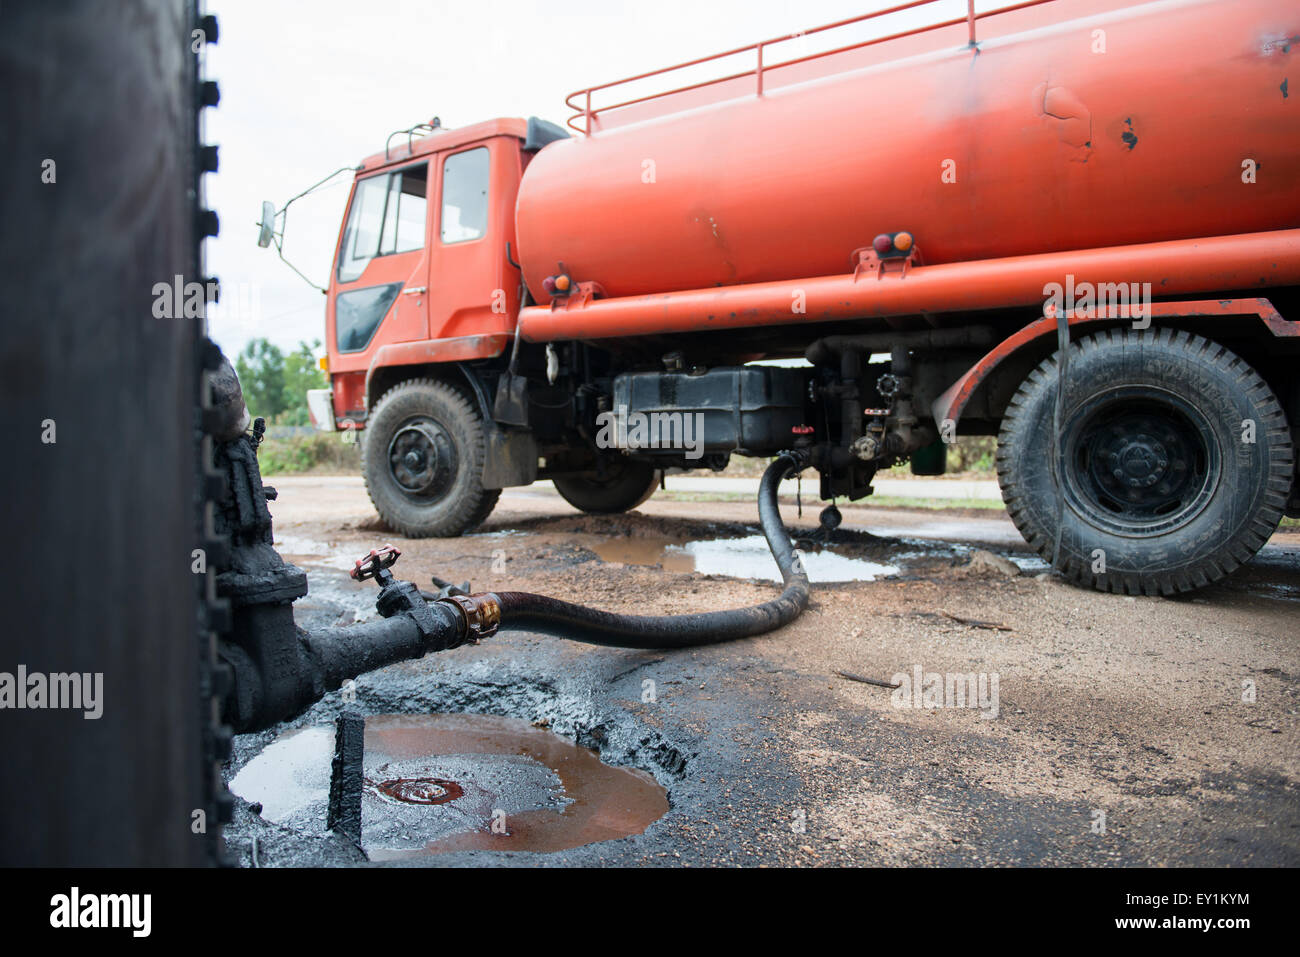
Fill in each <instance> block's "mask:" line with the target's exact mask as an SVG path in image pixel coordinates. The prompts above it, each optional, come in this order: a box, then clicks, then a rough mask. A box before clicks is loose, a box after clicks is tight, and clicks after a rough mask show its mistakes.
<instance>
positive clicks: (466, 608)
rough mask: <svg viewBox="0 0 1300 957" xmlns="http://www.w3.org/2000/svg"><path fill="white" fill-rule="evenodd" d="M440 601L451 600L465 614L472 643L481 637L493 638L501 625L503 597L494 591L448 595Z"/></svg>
mask: <svg viewBox="0 0 1300 957" xmlns="http://www.w3.org/2000/svg"><path fill="white" fill-rule="evenodd" d="M438 601H440V602H450V603H451V604H453V605H455V606H456V607H457V608H459V609H460V612H461V614H462V615H464V616H465V627H466V632H467V637H468V639H469V642H470V644H475V643H477V642H478V640H479V639H480V638H491V637H492V636H493V635H495V634H496V633H497V628H499V627H500V625H501V599H500V598H498V597H497V596H496V595H494V594H493V593H492V592H480V593H478V594H477V595H448V596H447V597H446V598H439V599H438Z"/></svg>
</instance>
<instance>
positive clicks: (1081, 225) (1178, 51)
mask: <svg viewBox="0 0 1300 957" xmlns="http://www.w3.org/2000/svg"><path fill="white" fill-rule="evenodd" d="M1114 7H1115V4H1114V3H1107V2H1068V0H1067V2H1057V3H1047V4H1043V5H1035V6H1034V7H1033V8H1032V9H1028V10H1020V11H1015V12H1012V13H1008V14H1005V15H1004V16H1001V17H997V18H993V19H991V20H990V21H989V23H988V25H987V26H984V25H981V38H980V42H979V43H978V44H977V45H976V46H973V47H972V46H969V45H967V44H966V43H964V42H961V41H964V40H965V30H966V27H965V24H964V22H963V23H961V24H954V25H953V26H952V27H950V28H948V29H946V30H940V31H930V32H928V33H926V34H924V35H923V36H918V37H908V38H906V39H903V40H899V41H895V42H894V43H886V44H882V45H880V46H870V47H865V48H862V49H858V50H854V51H850V52H848V53H843V54H840V55H838V56H833V57H822V58H819V59H815V60H810V61H808V62H804V63H796V64H794V65H792V66H789V67H775V68H769V69H768V70H767V71H766V75H763V74H762V72H761V71H757V70H755V71H753V72H752V73H750V74H746V75H740V76H737V77H735V78H733V79H730V80H728V81H727V82H725V83H718V84H708V85H704V86H702V87H697V88H693V89H689V90H687V91H685V92H683V93H680V94H677V95H675V96H668V97H664V98H662V99H659V100H653V101H649V100H648V101H640V102H635V103H633V104H632V105H630V106H625V107H623V108H621V109H611V108H606V109H605V110H603V111H602V110H600V109H596V110H594V112H593V114H588V115H587V116H586V117H585V121H586V122H587V123H589V124H591V127H592V132H591V134H590V135H588V136H580V137H575V138H573V139H570V140H567V141H562V142H558V143H554V144H552V145H551V146H549V147H548V148H547V149H545V150H544V151H542V152H541V153H540V154H539V155H538V156H537V157H536V158H535V159H534V160H533V161H532V163H531V165H530V166H529V167H528V169H527V171H526V173H525V175H524V177H523V181H522V184H521V186H520V190H519V196H518V203H517V208H516V223H517V230H518V233H517V235H518V244H519V253H520V258H521V261H522V264H523V269H524V276H525V279H526V281H527V283H528V286H529V288H530V290H532V291H533V293H534V295H535V296H537V297H539V298H541V299H542V301H543V302H545V301H546V297H545V295H544V294H543V292H542V288H543V287H542V280H543V279H544V278H545V277H546V276H548V275H551V274H553V273H556V272H557V271H560V270H561V264H563V270H564V271H567V273H568V274H569V275H571V276H572V277H573V279H574V280H575V281H576V282H595V283H598V284H599V287H600V289H601V291H602V293H603V295H605V296H607V297H610V298H617V297H624V296H637V295H643V294H653V293H669V292H675V291H681V290H700V289H706V288H708V287H717V286H731V285H736V284H742V283H765V282H767V283H770V282H777V281H782V280H789V279H801V278H807V277H822V276H833V275H840V274H844V273H846V272H851V271H852V263H851V255H852V253H853V251H854V250H856V249H860V248H862V247H865V246H869V245H870V244H871V242H872V239H873V237H875V236H876V235H877V234H879V233H889V232H894V231H897V230H907V231H908V232H910V233H911V234H912V235H913V236H914V237H915V243H916V248H917V253H918V262H919V263H920V264H924V266H931V265H937V264H945V263H960V262H969V261H973V260H987V259H994V258H1005V257H1017V256H1029V255H1034V254H1042V253H1052V252H1061V251H1067V250H1075V249H1099V248H1105V247H1116V246H1124V245H1129V244H1150V243H1161V242H1168V241H1173V240H1186V239H1190V238H1194V237H1206V236H1229V235H1234V234H1244V233H1259V232H1263V231H1270V230H1278V229H1286V228H1292V227H1296V226H1300V190H1297V189H1296V188H1295V183H1296V182H1297V180H1300V138H1298V137H1297V136H1296V135H1295V130H1296V123H1297V119H1298V118H1297V114H1296V111H1297V109H1300V103H1297V101H1296V96H1294V95H1292V93H1293V91H1292V90H1289V89H1288V75H1292V77H1293V78H1295V79H1300V69H1298V68H1297V66H1298V65H1300V60H1298V58H1300V42H1297V41H1298V39H1300V10H1298V9H1297V7H1296V5H1295V4H1294V2H1291V0H1232V2H1224V0H1191V2H1160V3H1151V4H1145V5H1140V6H1134V7H1128V8H1123V9H1114ZM994 20H996V21H997V23H996V24H995V23H994ZM900 52H901V53H902V54H903V56H902V58H901V59H889V57H898V55H899V54H900ZM760 56H761V53H760ZM848 67H852V68H848ZM756 78H757V84H756V83H755V80H756ZM759 87H761V92H760V90H759ZM579 105H582V104H579ZM1134 278H1138V277H1134ZM995 298H996V297H995ZM787 299H788V295H787ZM906 308H907V310H909V311H910V310H913V309H916V310H922V311H923V310H924V309H925V308H926V306H925V303H924V302H919V303H911V302H909V303H908V304H907V305H906ZM595 316H596V313H595V312H593V314H592V318H593V319H594V318H595ZM792 318H794V317H792ZM680 325H681V324H680V323H678V327H679V328H680ZM651 326H653V322H652V321H650V317H648V316H647V317H646V323H645V328H643V329H642V330H641V331H650V327H651Z"/></svg>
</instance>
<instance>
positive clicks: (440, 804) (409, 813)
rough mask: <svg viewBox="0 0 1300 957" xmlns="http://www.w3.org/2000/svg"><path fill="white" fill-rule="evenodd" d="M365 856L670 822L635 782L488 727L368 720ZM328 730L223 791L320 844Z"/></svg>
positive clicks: (660, 798) (487, 846)
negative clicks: (256, 805) (316, 836)
mask: <svg viewBox="0 0 1300 957" xmlns="http://www.w3.org/2000/svg"><path fill="white" fill-rule="evenodd" d="M365 745H366V753H365V764H364V774H365V789H364V791H363V793H362V803H361V846H362V849H363V850H365V852H366V854H367V855H368V856H369V857H370V859H371V860H376V861H382V860H396V859H401V858H409V857H420V856H424V855H431V854H442V853H446V852H448V851H468V850H492V851H532V852H538V853H547V852H552V851H562V850H566V849H568V848H572V847H580V846H582V845H584V844H592V843H595V842H597V841H608V840H614V839H616V838H621V837H627V836H629V835H632V834H640V833H642V832H643V831H644V830H645V829H646V828H647V827H648V826H649V825H650V824H652V823H654V822H655V821H656V820H658V819H659V818H660V817H662V816H663V815H664V814H665V813H666V812H667V810H668V797H667V793H666V792H665V791H664V789H663V788H661V787H660V786H659V785H658V783H656V782H655V780H654V778H653V777H651V776H650V775H649V774H646V773H645V772H643V771H639V770H636V769H632V768H618V767H613V766H611V765H608V764H604V763H603V762H602V761H601V760H600V758H599V757H598V756H597V755H596V753H595V752H594V751H591V750H588V749H587V748H582V747H579V746H578V745H576V744H574V743H573V742H572V741H569V740H568V739H566V738H562V737H560V736H559V735H556V734H552V733H551V732H549V731H546V730H543V729H541V728H534V727H533V726H532V725H530V724H529V723H528V722H526V721H520V720H518V719H515V718H501V717H496V716H492V715H474V714H434V715H375V716H371V717H368V718H367V719H366V731H365ZM333 753H334V729H333V727H324V728H304V729H300V730H295V731H289V732H286V733H285V734H283V735H281V736H280V737H279V738H277V739H276V740H275V741H273V742H272V743H271V744H269V745H267V747H266V748H265V749H263V751H262V752H261V754H259V755H258V756H257V757H255V758H254V759H253V760H252V761H250V762H249V763H248V764H247V765H245V766H244V768H243V769H242V770H241V771H240V772H239V774H237V775H235V777H234V779H233V780H232V781H231V782H230V789H231V790H232V791H234V792H235V793H236V794H238V795H239V796H240V797H242V798H244V800H246V801H250V802H259V803H261V805H262V812H261V813H262V817H263V818H265V819H266V820H268V821H271V822H273V823H276V824H281V825H284V826H287V827H291V828H294V829H296V830H301V831H304V832H308V833H315V834H323V833H325V816H326V811H327V808H328V804H329V777H330V760H331V758H332V757H333Z"/></svg>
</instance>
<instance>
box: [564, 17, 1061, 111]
mask: <svg viewBox="0 0 1300 957" xmlns="http://www.w3.org/2000/svg"><path fill="white" fill-rule="evenodd" d="M943 2H950V0H909V2H908V3H900V4H898V5H896V6H892V7H889V8H887V9H885V10H877V11H875V12H874V13H864V14H862V15H861V16H858V17H851V18H849V19H847V20H837V21H835V22H834V23H827V24H825V25H823V26H820V27H813V28H812V29H811V30H802V31H800V32H799V33H790V34H787V35H786V36H781V37H774V38H772V39H771V40H762V41H760V42H758V43H751V44H749V45H748V46H743V47H736V48H735V49H733V50H727V51H725V52H723V53H713V54H710V55H709V56H702V57H698V58H697V59H694V60H687V61H686V62H685V63H677V64H674V65H673V66H666V67H661V68H660V69H658V70H650V71H649V72H648V73H639V74H637V75H636V76H629V77H626V78H624V79H622V80H613V81H611V82H609V83H601V84H598V85H597V86H589V87H587V88H585V89H582V90H578V91H576V92H574V93H570V94H569V95H568V96H567V97H565V98H564V104H565V105H566V106H567V107H569V109H571V110H576V111H577V112H575V113H574V114H573V115H572V116H570V117H569V118H568V120H567V121H566V122H567V124H568V126H569V128H570V129H573V130H576V131H577V132H579V133H584V134H587V135H590V133H591V123H592V120H593V119H595V117H596V115H597V114H599V113H603V112H606V111H608V110H617V109H620V108H622V107H625V106H633V105H635V104H637V103H645V102H646V101H648V100H656V99H659V98H660V97H665V96H672V95H673V94H675V93H686V92H689V91H690V90H698V89H701V88H702V87H706V86H712V85H713V84H715V83H726V82H727V81H729V80H738V79H741V78H743V77H747V76H753V77H755V80H756V82H755V94H756V95H758V96H762V95H763V74H764V73H765V72H767V71H769V70H775V69H778V68H780V67H784V66H792V65H794V64H796V63H805V62H807V61H809V60H816V59H818V58H820V57H825V56H831V55H833V54H836V53H846V52H848V51H849V50H858V49H861V48H863V47H869V46H875V45H876V44H878V43H886V42H888V41H890V40H899V39H902V38H903V37H910V36H915V35H916V34H920V33H927V32H929V31H931V30H941V29H943V28H945V27H953V26H957V25H958V24H960V23H965V24H968V25H969V27H970V45H971V46H974V45H975V22H976V21H977V20H983V19H984V18H985V17H992V16H996V15H997V14H999V13H1011V12H1012V11H1015V10H1023V9H1025V8H1027V7H1036V6H1039V5H1040V4H1044V3H1050V2H1052V0H1022V2H1020V3H1015V4H1012V5H1011V6H1006V7H999V8H997V9H995V10H985V11H984V12H983V13H976V12H975V0H966V16H964V17H957V18H954V19H952V20H944V21H942V22H940V23H932V24H929V25H928V26H923V27H915V28H913V29H911V30H903V31H901V32H899V33H891V34H890V35H889V36H884V37H876V38H875V39H872V40H863V41H861V42H859V43H850V44H848V45H846V46H842V47H836V48H834V49H832V50H824V51H822V52H821V53H812V54H809V55H808V56H804V57H796V58H795V59H793V60H783V61H782V62H780V63H772V64H766V65H765V64H764V63H763V50H764V49H765V48H766V47H770V46H772V45H774V44H777V43H783V42H785V41H786V40H797V39H799V38H801V37H806V36H811V35H812V34H814V33H824V32H825V31H827V30H834V29H836V28H838V27H845V26H849V25H851V24H854V23H862V22H863V21H866V20H874V19H875V18H877V17H884V16H888V15H889V14H892V13H900V12H901V11H903V10H911V9H912V8H914V7H923V6H926V5H928V4H931V3H943ZM749 52H754V53H756V54H757V62H756V63H755V66H754V68H753V69H750V70H744V71H742V72H740V73H732V74H730V75H729V76H722V77H717V78H716V79H712V80H704V81H701V82H699V83H692V84H690V85H688V86H681V87H677V88H675V89H671V90H664V91H663V92H661V93H649V94H647V95H645V96H639V97H636V98H635V99H631V100H624V101H623V102H621V103H612V104H610V105H608V106H602V107H599V108H593V107H592V105H591V95H592V94H593V93H596V92H599V91H601V90H608V89H611V88H612V87H616V86H622V85H623V84H625V83H635V82H637V81H638V80H645V79H649V78H650V77H653V76H660V75H662V74H665V73H671V72H673V71H674V70H684V69H686V68H687V67H692V66H699V65H700V64H701V63H708V62H710V61H713V60H721V59H723V58H725V57H729V56H736V55H738V54H741V53H749ZM577 97H583V98H584V99H583V102H582V104H581V105H579V104H578V103H575V102H574V99H575V98H577ZM578 119H582V120H583V125H582V126H578V125H577V124H576V123H575V122H574V121H575V120H578Z"/></svg>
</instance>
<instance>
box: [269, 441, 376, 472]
mask: <svg viewBox="0 0 1300 957" xmlns="http://www.w3.org/2000/svg"><path fill="white" fill-rule="evenodd" d="M345 436H349V437H352V438H354V439H355V436H352V435H350V434H349V433H343V432H313V433H311V434H308V435H293V436H289V437H286V438H271V437H269V436H268V437H267V438H265V439H263V440H262V444H261V446H260V447H259V448H258V450H257V461H258V465H259V466H260V467H261V469H262V474H263V475H358V474H360V472H361V447H360V445H358V444H357V443H356V441H355V440H354V441H352V442H346V441H344V437H345Z"/></svg>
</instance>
